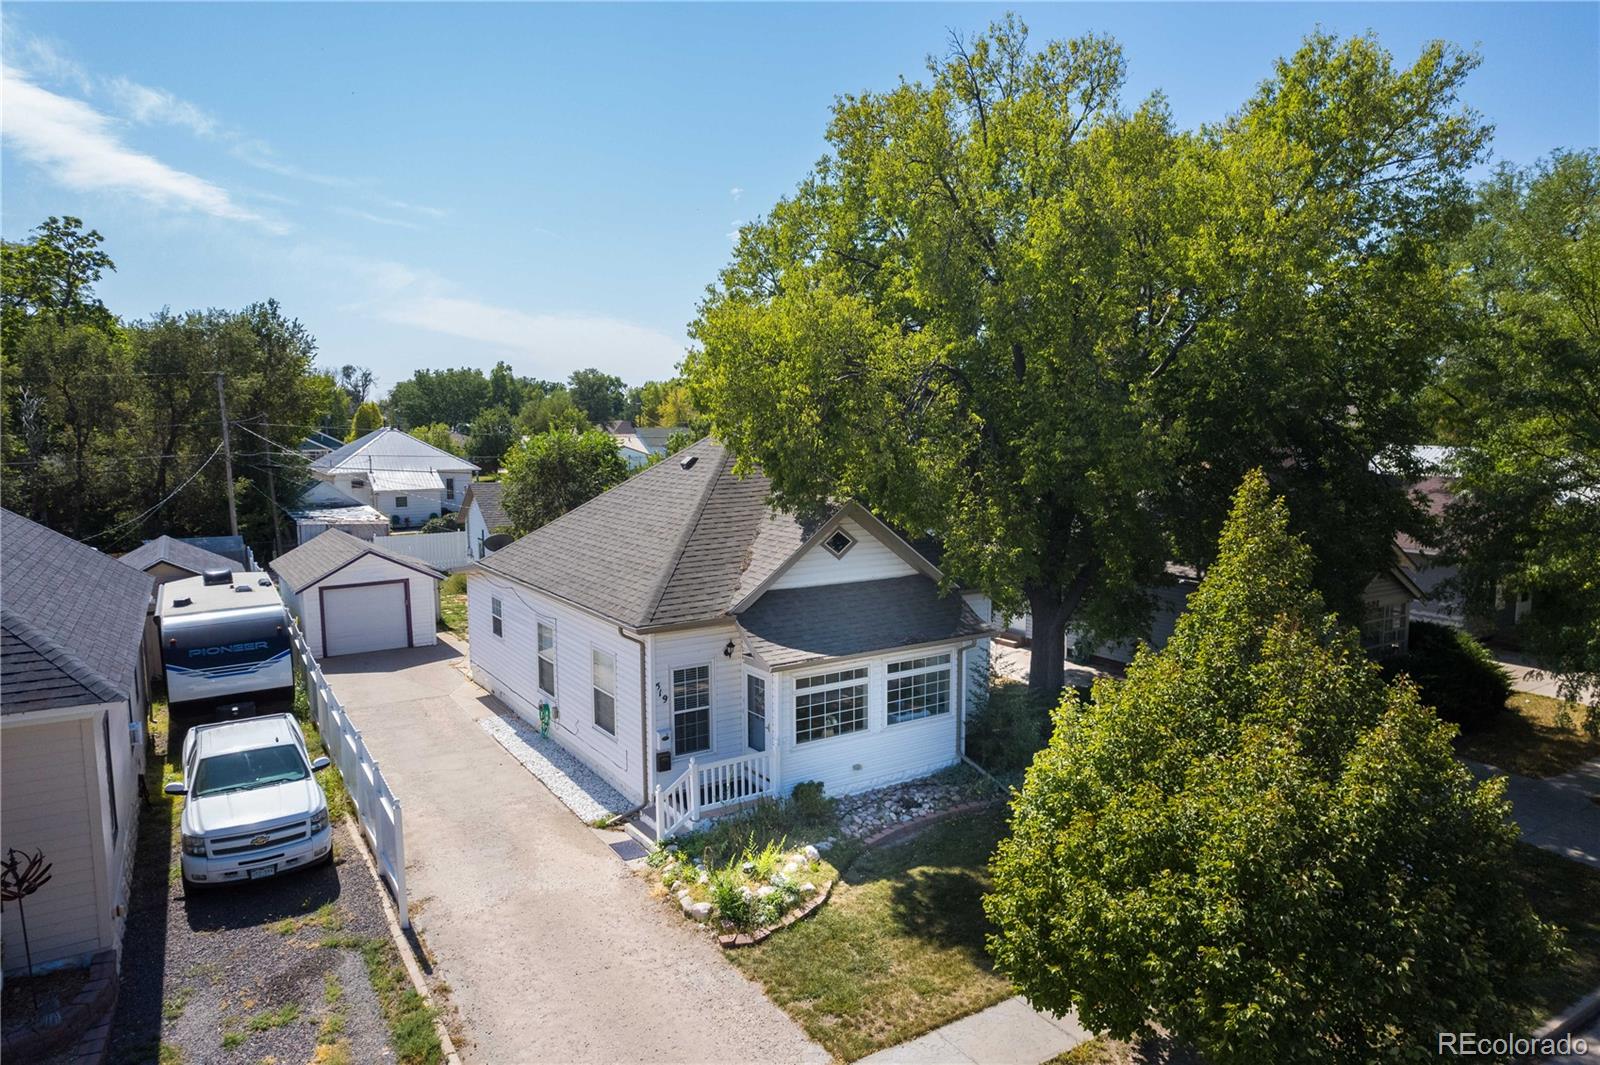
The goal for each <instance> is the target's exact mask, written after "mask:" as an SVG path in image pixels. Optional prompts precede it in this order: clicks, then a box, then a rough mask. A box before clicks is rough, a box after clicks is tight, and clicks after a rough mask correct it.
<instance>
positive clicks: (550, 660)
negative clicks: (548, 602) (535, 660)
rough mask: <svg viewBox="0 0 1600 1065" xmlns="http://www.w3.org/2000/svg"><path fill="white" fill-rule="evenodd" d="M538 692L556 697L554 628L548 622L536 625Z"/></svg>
mask: <svg viewBox="0 0 1600 1065" xmlns="http://www.w3.org/2000/svg"><path fill="white" fill-rule="evenodd" d="M538 630H539V690H540V691H542V692H544V693H545V694H546V695H548V696H549V697H550V698H552V699H554V698H555V697H556V627H555V626H554V625H552V624H550V623H549V622H548V621H541V622H539V623H538Z"/></svg>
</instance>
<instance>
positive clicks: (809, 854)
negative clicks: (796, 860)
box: [803, 843, 821, 862]
mask: <svg viewBox="0 0 1600 1065" xmlns="http://www.w3.org/2000/svg"><path fill="white" fill-rule="evenodd" d="M803 853H804V854H805V856H806V861H808V862H814V861H817V860H818V859H820V858H821V855H820V854H818V853H817V848H815V847H813V846H811V845H810V844H809V843H808V844H806V849H805V851H804V852H803Z"/></svg>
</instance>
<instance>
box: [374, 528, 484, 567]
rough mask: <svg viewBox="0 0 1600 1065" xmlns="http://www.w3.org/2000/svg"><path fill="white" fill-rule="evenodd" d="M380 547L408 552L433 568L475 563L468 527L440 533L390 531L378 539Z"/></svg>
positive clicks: (404, 553) (403, 553)
mask: <svg viewBox="0 0 1600 1065" xmlns="http://www.w3.org/2000/svg"><path fill="white" fill-rule="evenodd" d="M377 544H378V546H379V547H381V548H383V549H384V550H386V551H394V552H397V553H399V554H402V555H409V556H411V557H412V558H414V559H416V560H417V561H419V562H426V563H427V564H428V565H430V566H432V567H433V568H434V569H443V570H449V569H458V568H460V567H462V566H466V565H469V564H470V563H471V562H472V554H471V552H470V550H469V549H468V547H467V533H466V530H464V529H463V530H462V531H461V532H441V533H390V534H389V535H388V536H380V537H379V538H378V539H377Z"/></svg>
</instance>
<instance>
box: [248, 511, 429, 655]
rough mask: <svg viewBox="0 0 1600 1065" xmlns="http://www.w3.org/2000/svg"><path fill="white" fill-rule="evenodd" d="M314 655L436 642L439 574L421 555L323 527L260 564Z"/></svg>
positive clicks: (380, 649) (363, 651) (343, 653)
mask: <svg viewBox="0 0 1600 1065" xmlns="http://www.w3.org/2000/svg"><path fill="white" fill-rule="evenodd" d="M267 568H268V569H269V570H271V571H272V574H273V576H274V577H276V578H277V580H278V588H279V591H280V592H281V593H282V595H283V598H284V601H285V602H286V603H288V604H289V609H290V610H291V611H293V612H294V613H295V615H296V616H297V617H298V618H299V621H300V629H301V631H302V632H304V633H305V636H306V642H307V643H308V644H310V646H311V650H312V653H314V654H315V655H316V656H317V657H318V658H330V657H333V656H335V655H349V654H363V653H366V652H369V651H387V650H393V649H395V648H401V647H427V646H430V645H432V644H433V643H434V642H435V637H434V619H435V618H437V617H438V614H439V582H440V581H441V580H443V579H444V575H443V574H442V573H440V572H438V571H437V570H435V569H433V568H431V567H430V566H428V565H426V564H425V563H423V562H419V561H418V560H416V559H414V558H409V557H407V556H405V555H401V554H399V553H398V552H393V551H388V550H385V549H384V548H383V547H382V546H381V538H380V540H379V541H368V540H361V539H358V538H356V537H354V536H351V535H350V534H349V533H346V532H341V531H339V530H337V529H330V530H328V531H327V532H324V533H322V534H321V535H319V536H316V537H314V538H313V539H311V540H308V541H306V542H305V543H303V544H301V545H300V546H299V547H297V548H295V549H294V550H293V551H290V552H287V553H286V554H283V555H280V556H278V557H277V558H275V559H273V561H272V562H271V564H270V565H269V566H268V567H267Z"/></svg>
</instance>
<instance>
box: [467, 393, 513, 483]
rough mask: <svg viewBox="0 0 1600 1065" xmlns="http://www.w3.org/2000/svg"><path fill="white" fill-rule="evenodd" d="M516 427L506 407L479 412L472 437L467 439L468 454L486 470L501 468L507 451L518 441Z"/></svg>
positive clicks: (473, 421)
mask: <svg viewBox="0 0 1600 1065" xmlns="http://www.w3.org/2000/svg"><path fill="white" fill-rule="evenodd" d="M516 435H517V434H516V426H515V425H513V424H512V421H511V415H510V414H508V413H506V409H505V408H504V407H490V408H489V409H488V410H483V411H479V412H478V416H477V417H476V418H474V419H472V435H471V436H470V437H468V438H467V452H468V454H470V455H471V457H472V461H473V462H475V463H477V464H478V465H479V466H482V467H483V468H484V469H486V470H494V469H496V468H498V467H499V465H500V459H501V458H502V457H503V456H504V455H505V453H506V449H507V448H509V447H510V446H511V444H512V442H513V441H514V440H515V439H516Z"/></svg>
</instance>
